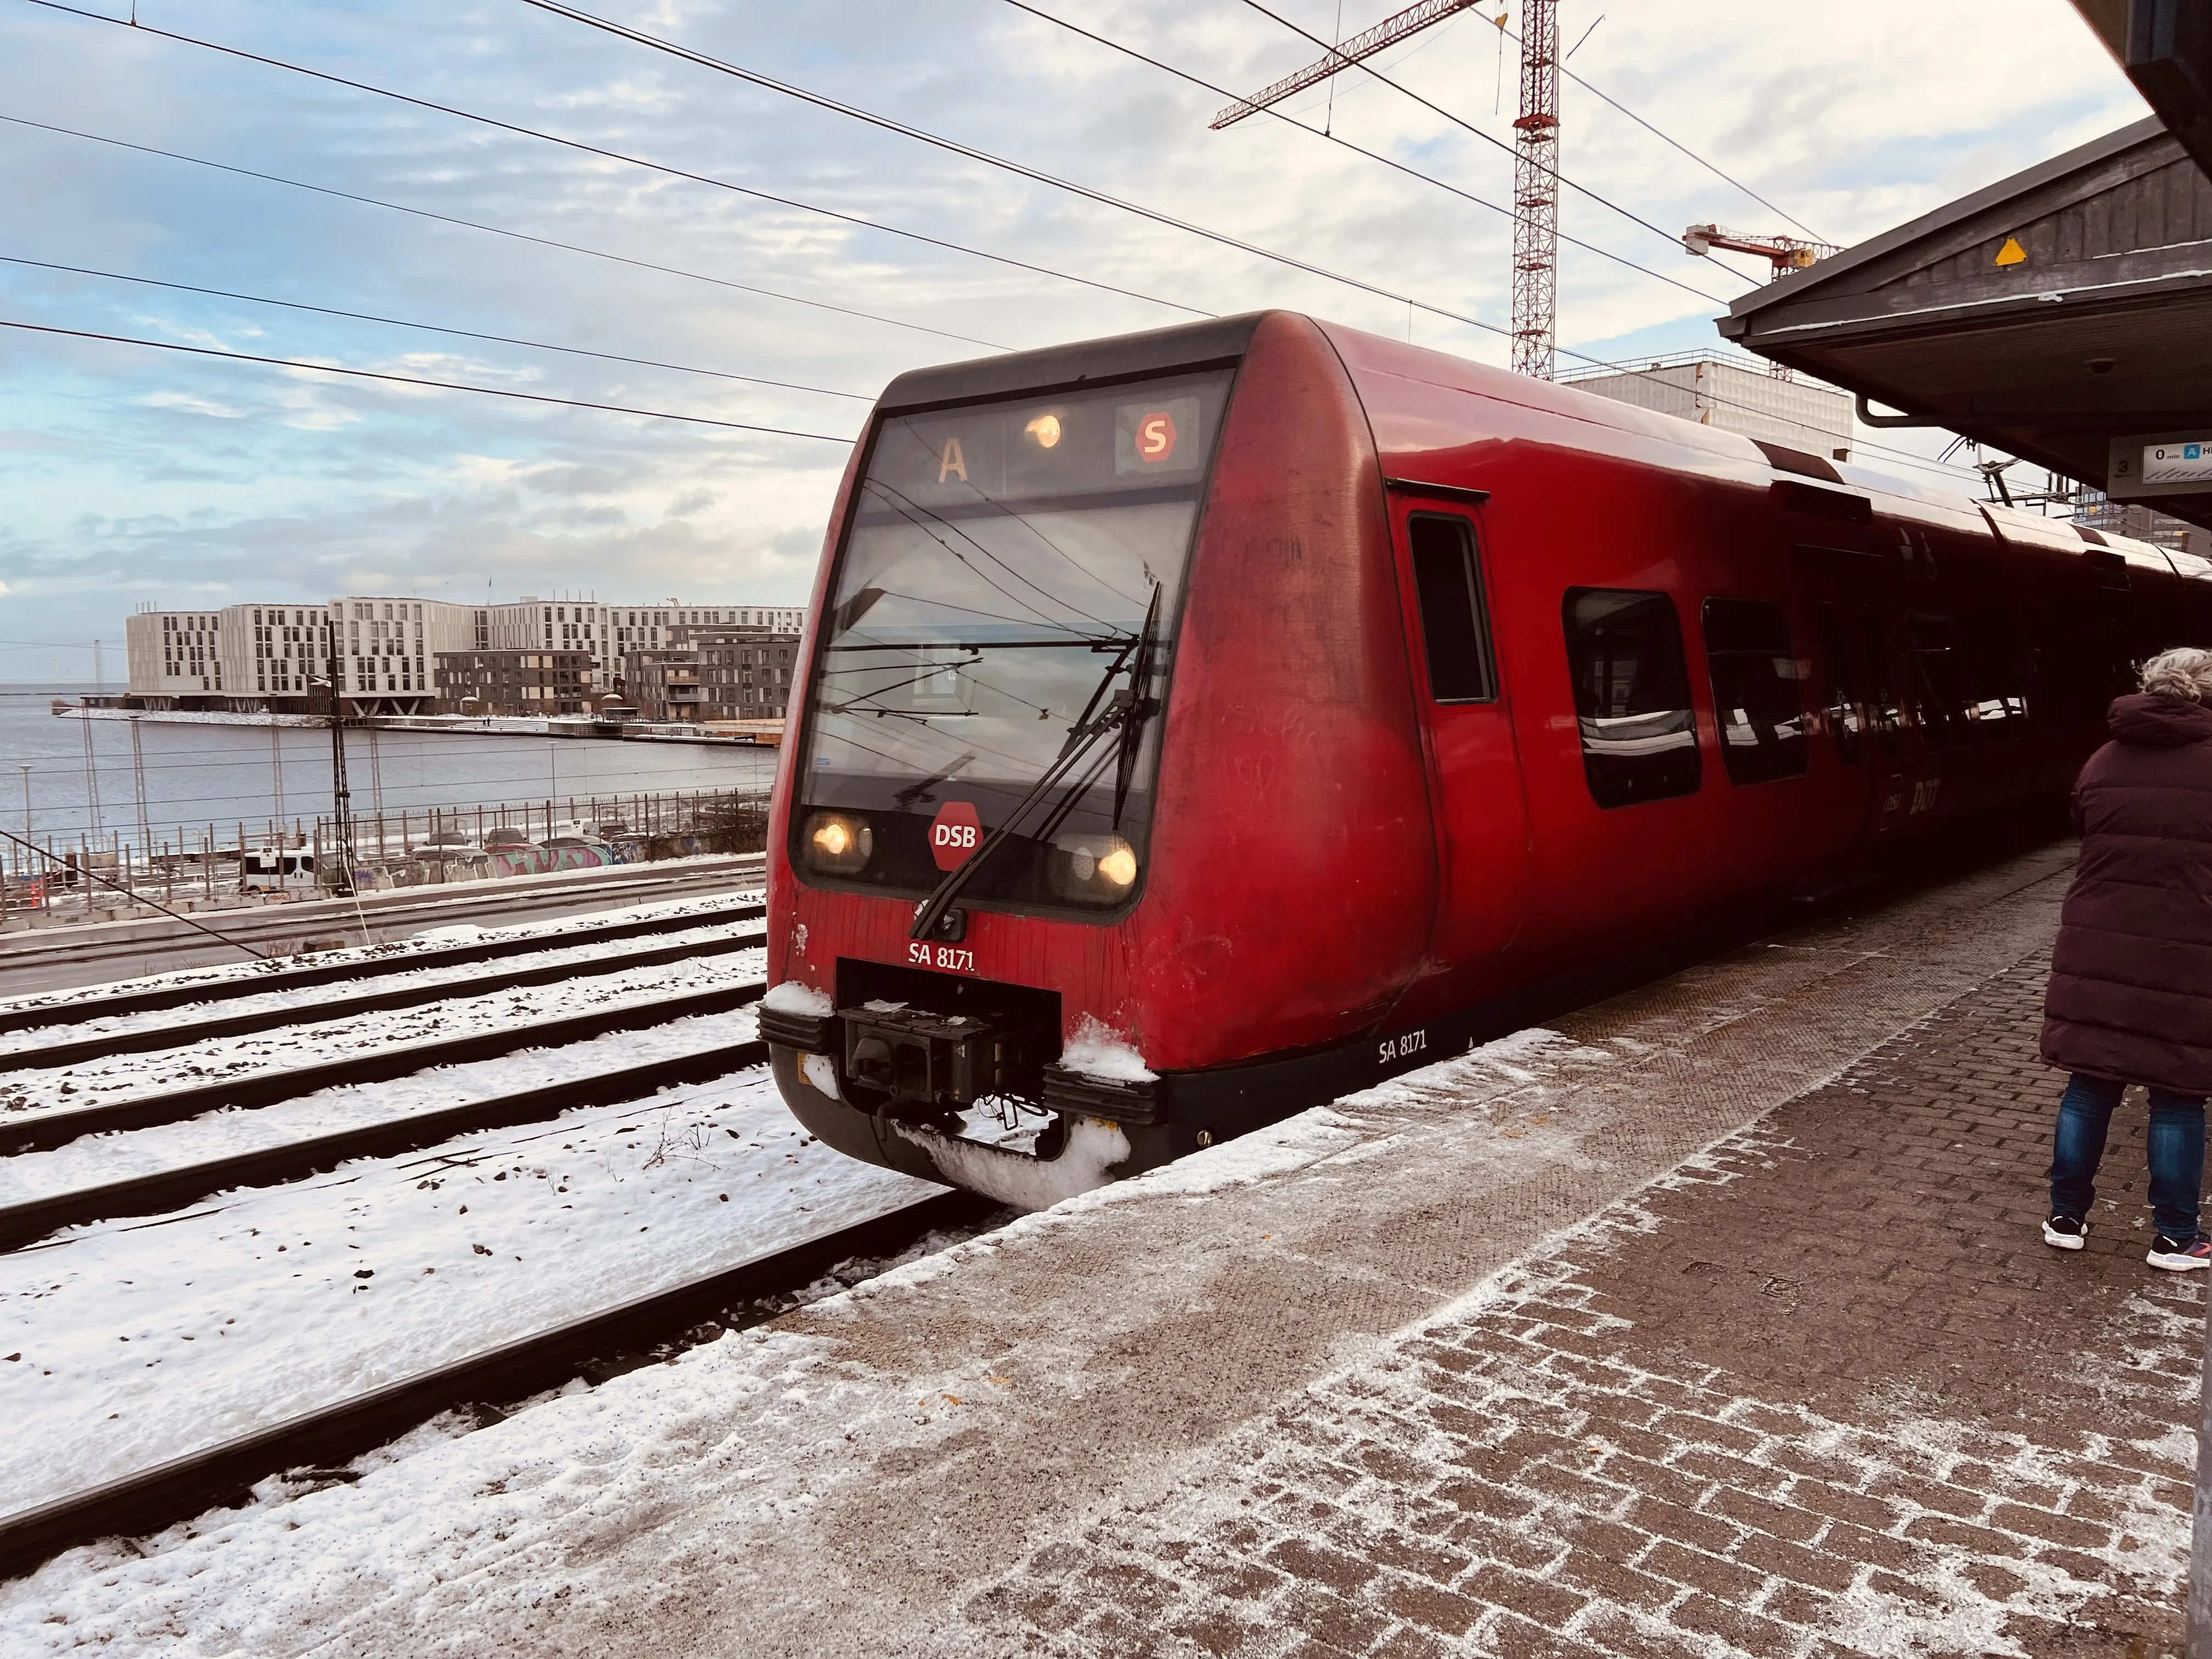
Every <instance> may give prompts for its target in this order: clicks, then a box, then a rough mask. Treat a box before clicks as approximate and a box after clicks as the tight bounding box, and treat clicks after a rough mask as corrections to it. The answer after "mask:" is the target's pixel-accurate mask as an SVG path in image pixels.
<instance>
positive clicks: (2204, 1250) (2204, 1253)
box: [2143, 1233, 2212, 1273]
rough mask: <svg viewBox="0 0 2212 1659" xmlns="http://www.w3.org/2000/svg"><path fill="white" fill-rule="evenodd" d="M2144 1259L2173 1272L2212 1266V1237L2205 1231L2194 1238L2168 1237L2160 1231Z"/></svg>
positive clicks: (2185, 1271) (2154, 1265)
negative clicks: (2206, 1235) (2205, 1234)
mask: <svg viewBox="0 0 2212 1659" xmlns="http://www.w3.org/2000/svg"><path fill="white" fill-rule="evenodd" d="M2143 1260H2144V1261H2148V1262H2149V1263H2150V1265H2151V1266H2152V1267H2163V1268H2165V1269H2166V1271H2167V1272H2168V1273H2187V1272H2188V1271H2189V1270H2190V1269H2191V1267H2212V1238H2207V1237H2204V1235H2203V1233H2198V1234H2197V1236H2196V1237H2194V1238H2168V1237H2166V1235H2165V1234H2164V1233H2160V1235H2159V1236H2158V1237H2156V1238H2154V1239H2153V1240H2151V1242H2150V1254H2149V1255H2147V1256H2145V1257H2144V1258H2143Z"/></svg>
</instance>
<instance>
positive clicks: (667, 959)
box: [0, 904, 768, 1150]
mask: <svg viewBox="0 0 2212 1659" xmlns="http://www.w3.org/2000/svg"><path fill="white" fill-rule="evenodd" d="M760 910H761V907H760V906H758V905H757V904H756V905H749V906H745V907H743V908H739V909H737V910H732V911H726V912H722V913H720V917H719V918H702V920H701V921H698V922H696V923H695V924H694V926H695V927H703V926H710V925H712V923H713V921H715V920H717V919H724V920H726V919H734V918H738V917H749V916H757V915H760ZM610 931H611V933H613V936H614V937H616V938H621V937H623V933H622V932H621V931H620V930H610ZM656 931H665V930H656ZM599 937H600V938H605V937H607V935H606V934H601V935H599ZM767 937H768V935H767V934H766V933H763V932H759V931H755V932H752V933H732V934H730V935H728V936H726V937H725V938H722V939H694V940H691V941H690V942H688V943H686V944H683V945H662V946H660V947H659V948H658V949H655V950H651V951H633V952H631V953H630V954H629V955H627V956H620V957H593V958H591V959H589V960H587V961H583V962H556V963H540V964H539V965H538V966H537V967H534V968H519V969H509V970H507V972H505V973H499V974H490V975H484V976H483V977H481V978H475V979H470V980H466V981H458V982H457V981H451V980H441V981H435V982H434V983H431V984H428V985H422V984H410V985H402V986H398V987H395V988H393V989H391V990H388V991H372V992H368V993H366V994H362V995H360V996H352V997H341V998H337V999H336V1000H332V1001H329V1002H319V1003H317V1004H315V1005H314V1006H313V1007H311V1008H258V1009H256V1010H254V1011H253V1012H251V1013H245V1014H225V1015H220V1016H218V1017H216V1018H213V1019H203V1020H195V1021H193V1022H192V1023H191V1024H188V1025H163V1026H156V1027H153V1028H151V1029H149V1030H143V1031H109V1032H103V1033H101V1034H100V1035H99V1036H88V1037H80V1038H78V1039H76V1041H75V1042H51V1043H42V1044H40V1046H39V1047H37V1048H21V1049H15V1050H13V1051H11V1052H8V1053H3V1054H0V1070H4V1069H5V1068H7V1067H9V1066H11V1065H12V1066H15V1068H16V1069H19V1070H25V1071H33V1070H35V1071H51V1070H53V1069H55V1068H57V1067H59V1066H74V1065H76V1064H78V1063H79V1062H80V1061H82V1060H102V1059H105V1058H106V1057H107V1056H108V1055H110V1054H143V1053H147V1052H149V1051H152V1050H155V1049H161V1048H184V1047H186V1046H187V1045H189V1044H191V1043H195V1042H212V1041H214V1040H215V1039H216V1038H219V1037H231V1036H251V1035H252V1034H253V1033H254V1032H257V1031H270V1030H280V1029H282V1028H283V1027H284V1026H287V1025H298V1024H303V1023H307V1022H313V1024H323V1023H324V1022H325V1021H328V1020H334V1019H344V1018H349V1017H350V1016H352V1015H355V1014H369V1013H385V1012H390V1011H392V1010H393V1009H398V1008H419V1007H421V1006H423V1005H424V1004H426V1003H432V1002H441V1001H443V1000H445V999H447V998H448V997H451V996H455V995H462V996H471V997H480V996H486V995H489V994H491V993H493V992H495V991H511V990H518V989H520V988H521V987H525V986H532V985H557V984H559V983H560V982H561V981H563V980H568V979H576V978H580V977H582V976H584V975H594V976H596V975H601V974H614V973H620V972H622V971H623V970H624V969H632V968H659V967H665V965H666V964H668V963H671V962H691V961H696V960H699V959H700V958H702V957H718V956H728V955H730V954H731V953H732V952H733V951H750V950H755V949H757V948H758V947H759V946H760V945H762V944H763V942H764V941H765V940H766V939H767ZM551 948H553V949H566V948H568V947H567V945H566V943H565V941H564V942H563V944H562V945H557V946H554V947H551ZM546 950H547V947H544V946H540V947H539V952H538V953H539V954H541V955H542V954H545V953H546ZM441 954H443V953H441ZM489 954H490V955H491V956H494V957H498V956H507V955H513V954H517V953H515V952H512V951H505V950H501V951H495V952H491V953H489ZM477 959H478V960H482V959H483V958H477ZM416 966H417V964H415V963H408V964H407V965H406V966H405V967H404V969H399V970H398V971H404V972H412V971H414V970H415V968H416ZM392 971H394V970H393V969H390V968H387V969H386V972H387V973H388V972H392ZM308 982H309V984H311V985H313V984H327V983H330V982H331V981H330V980H328V979H314V978H312V977H311V978H310V980H309V981H308ZM251 988H252V990H254V991H257V992H258V991H267V990H273V989H284V988H298V987H277V986H273V985H270V984H268V983H265V982H264V983H259V984H255V985H252V987H251ZM171 1006H174V1005H171ZM73 1023H76V1022H73ZM5 1142H6V1135H5V1133H4V1131H0V1150H5V1149H6V1147H5Z"/></svg>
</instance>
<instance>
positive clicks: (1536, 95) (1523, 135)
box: [1512, 0, 1559, 380]
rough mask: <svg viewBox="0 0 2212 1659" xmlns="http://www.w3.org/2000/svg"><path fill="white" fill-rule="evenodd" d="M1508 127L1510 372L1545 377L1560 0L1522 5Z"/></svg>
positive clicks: (1550, 325) (1553, 314)
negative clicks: (1517, 85)
mask: <svg viewBox="0 0 2212 1659" xmlns="http://www.w3.org/2000/svg"><path fill="white" fill-rule="evenodd" d="M1513 131H1514V136H1515V138H1516V146H1515V151H1514V157H1513V322H1512V327H1513V372H1514V373H1515V374H1528V375H1531V376H1534V378H1535V379H1537V380H1550V379H1551V378H1552V371H1553V341H1554V339H1555V337H1556V331H1557V325H1558V321H1559V0H1526V3H1525V4H1524V5H1523V7H1522V25H1521V113H1520V114H1519V116H1517V117H1516V118H1515V120H1514V123H1513Z"/></svg>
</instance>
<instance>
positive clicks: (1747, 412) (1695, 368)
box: [1560, 351, 1851, 461]
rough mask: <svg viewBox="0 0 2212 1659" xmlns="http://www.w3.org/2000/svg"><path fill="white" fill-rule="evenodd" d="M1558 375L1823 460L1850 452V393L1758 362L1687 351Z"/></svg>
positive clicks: (1642, 405)
mask: <svg viewBox="0 0 2212 1659" xmlns="http://www.w3.org/2000/svg"><path fill="white" fill-rule="evenodd" d="M1560 378H1561V379H1562V380H1568V381H1571V382H1572V383H1573V384H1574V385H1575V386H1577V387H1578V388H1579V389H1581V390H1582V391H1584V392H1596V393H1597V394H1598V396H1600V397H1601V398H1612V399H1613V401H1614V402H1615V403H1623V404H1635V405H1636V406H1637V407H1638V409H1652V410H1658V411H1659V412H1660V413H1661V414H1662V415H1674V416H1680V418H1681V419H1683V420H1686V421H1695V422H1698V424H1699V425H1700V426H1717V427H1718V428H1720V429H1721V430H1722V431H1723V432H1740V433H1741V434H1742V435H1744V436H1745V437H1747V438H1756V439H1759V440H1760V441H1763V442H1765V443H1771V444H1780V445H1781V446H1783V447H1784V448H1787V449H1802V450H1804V451H1807V452H1808V453H1812V454H1814V455H1820V456H1824V457H1826V458H1827V459H1831V460H1838V461H1848V460H1849V459H1851V399H1850V393H1849V392H1838V390H1837V389H1836V388H1835V387H1833V386H1823V385H1821V384H1820V382H1819V381H1817V380H1802V379H1800V378H1797V377H1796V376H1791V377H1789V378H1784V377H1782V376H1779V375H1777V374H1775V373H1774V371H1773V370H1772V369H1771V368H1769V367H1768V366H1767V365H1766V364H1765V363H1760V362H1743V361H1734V362H1732V361H1730V360H1729V359H1728V358H1725V357H1722V356H1717V355H1716V354H1714V353H1713V352H1711V351H1702V352H1689V353H1684V354H1680V355H1678V356H1672V357H1654V358H1649V359H1646V360H1644V362H1642V363H1641V364H1640V365H1638V367H1637V368H1633V369H1613V368H1596V369H1590V370H1588V371H1585V372H1583V373H1579V374H1566V375H1562V376H1561V377H1560Z"/></svg>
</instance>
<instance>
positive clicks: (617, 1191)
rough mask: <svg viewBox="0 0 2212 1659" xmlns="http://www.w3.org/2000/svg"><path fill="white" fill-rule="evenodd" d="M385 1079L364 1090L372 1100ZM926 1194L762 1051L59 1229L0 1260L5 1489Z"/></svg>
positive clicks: (78, 1480) (203, 1431)
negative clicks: (754, 1058) (161, 1212)
mask: <svg viewBox="0 0 2212 1659" xmlns="http://www.w3.org/2000/svg"><path fill="white" fill-rule="evenodd" d="M629 1040H630V1041H635V1039H634V1038H633V1039H629ZM695 1046H696V1043H695ZM570 1052H573V1051H563V1055H564V1061H565V1056H566V1055H567V1054H568V1053H570ZM503 1063H505V1064H511V1063H512V1062H503ZM392 1086H394V1085H386V1088H385V1089H384V1090H382V1091H379V1092H378V1094H377V1096H376V1101H377V1103H378V1104H380V1105H381V1106H383V1107H385V1108H386V1111H387V1115H388V1109H389V1106H390V1100H389V1095H390V1092H391V1088H392ZM260 1115H265V1114H247V1115H246V1116H248V1117H251V1116H260ZM15 1161H16V1162H21V1161H22V1160H20V1159H19V1160H15ZM942 1190H943V1189H942V1188H938V1187H934V1186H932V1185H930V1184H929V1183H927V1182H921V1181H915V1180H913V1179H911V1178H910V1177H908V1176H902V1175H897V1174H895V1173H893V1172H892V1171H890V1170H883V1169H878V1168H877V1167H875V1166H874V1165H872V1164H861V1163H858V1162H856V1161H854V1159H851V1158H845V1157H843V1156H842V1155H841V1154H838V1153H836V1152H830V1151H829V1150H828V1149H827V1148H825V1147H823V1146H822V1145H821V1144H820V1143H819V1142H816V1141H812V1140H811V1139H809V1138H808V1137H807V1136H806V1135H805V1132H804V1131H802V1130H801V1129H800V1128H799V1126H798V1125H797V1124H795V1123H794V1122H793V1121H792V1119H791V1117H790V1115H789V1114H788V1113H787V1111H786V1110H785V1109H784V1107H783V1104H782V1102H781V1099H780V1098H779V1097H778V1096H777V1094H776V1091H775V1084H774V1082H773V1081H772V1080H771V1079H770V1078H769V1074H768V1073H767V1071H766V1070H765V1068H759V1069H756V1070H752V1071H748V1072H745V1073H740V1074H739V1075H738V1076H735V1077H732V1078H729V1079H723V1080H722V1081H720V1082H719V1083H715V1084H710V1085H689V1086H685V1087H683V1088H680V1089H677V1090H674V1091H669V1092H667V1093H665V1094H664V1095H663V1096H661V1097H659V1098H658V1099H657V1100H655V1101H653V1102H651V1103H634V1104H630V1105H625V1106H618V1107H594V1108H590V1109H583V1110H580V1111H576V1112H572V1113H569V1114H567V1115H564V1116H562V1117H561V1118H560V1119H558V1120H556V1121H553V1122H550V1123H546V1124H540V1125H533V1126H531V1127H526V1128H518V1129H504V1130H498V1131H493V1132H489V1133H483V1134H477V1135H472V1136H467V1137H464V1138H462V1139H457V1140H454V1141H453V1142H450V1143H448V1144H447V1145H446V1146H442V1147H440V1148H437V1149H435V1150H434V1151H428V1152H411V1153H409V1154H406V1155H405V1156H404V1157H401V1158H392V1159H384V1160H374V1161H369V1162H364V1163H362V1164H351V1165H348V1166H346V1167H344V1168H343V1169H341V1170H337V1171H336V1172H334V1173H333V1174H331V1175H329V1176H316V1177H313V1179H311V1180H308V1181H306V1182H299V1183H296V1184H295V1185H291V1186H286V1187H281V1188H268V1189H261V1190H256V1191H252V1192H247V1193H244V1194H236V1195H234V1196H232V1197H230V1198H228V1199H227V1200H222V1202H221V1203H220V1205H219V1206H217V1207H212V1208H209V1209H204V1210H201V1211H197V1212H192V1213H191V1214H190V1215H187V1216H185V1217H184V1218H178V1219H173V1220H167V1221H162V1222H157V1223H153V1224H147V1223H143V1222H142V1223H131V1222H116V1223H111V1224H106V1225H101V1226H99V1227H95V1228H88V1229H82V1230H78V1231H73V1232H71V1233H69V1234H65V1235H64V1236H63V1237H62V1238H61V1239H60V1240H59V1241H58V1242H57V1243H53V1244H51V1245H47V1246H44V1247H40V1248H39V1249H33V1250H30V1251H26V1252H22V1253H19V1254H16V1255H9V1256H7V1257H4V1258H0V1261H4V1267H0V1415H4V1418H5V1420H6V1421H7V1422H8V1424H9V1430H10V1432H9V1434H8V1436H7V1437H5V1438H4V1440H0V1492H5V1494H6V1497H5V1498H4V1499H0V1503H4V1505H5V1508H6V1509H7V1510H11V1511H12V1510H22V1509H26V1508H28V1507H30V1506H31V1505H33V1504H37V1503H40V1502H42V1501H44V1500H46V1499H49V1498H54V1497H57V1496H59V1495H61V1494H63V1493H64V1492H71V1491H76V1490H79V1489H82V1488H83V1487H85V1486H89V1485H91V1484H93V1483H94V1482H97V1481H100V1480H109V1479H113V1478H115V1477H118V1476H120V1475H123V1474H128V1473H130V1472H131V1471H132V1470H134V1469H138V1468H145V1467H148V1466H149V1465H151V1464H153V1463H155V1462H161V1461H162V1460H164V1459H167V1458H170V1457H175V1456H179V1455H183V1454H185V1453H187V1452H190V1451H191V1450H193V1449H197V1448H200V1447H204V1446H206V1445H209V1444H211V1443H216V1442H218V1441H222V1440H225V1439H228V1438H230V1437H234V1436H236V1435H239V1434H241V1433H245V1432H247V1431H252V1430H254V1429H257V1428H264V1427H267V1426H270V1425H273V1424H276V1423H277V1422H280V1421H283V1420H284V1419H288V1418H290V1417H293V1416H295V1415H297V1414H299V1413H303V1412H307V1411H311V1410H313V1409H316V1408H318V1407H323V1406H326V1405H329V1404H331V1403H333V1402H335V1401H341V1400H343V1399H346V1398H348V1397H350V1396H352V1395H357V1394H360V1393H362V1392H364V1391H366V1390H368V1389H373V1388H376V1387H379V1386H380V1385H382V1384H384V1383H391V1382H394V1381H397V1380H399V1379H401V1378H403V1377H406V1376H414V1375H417V1374H419V1373H420V1372H422V1371H423V1370H428V1369H430V1368H432V1367H434V1366H436V1365H439V1364H446V1363H449V1362H451V1361H453V1360H455V1359H459V1358H464V1357H465V1356H467V1355H469V1354H471V1353H475V1352H481V1351H483V1349H485V1348H489V1347H491V1346H495V1345H497V1344H499V1343H501V1342H504V1341H507V1340H513V1339H514V1338H517V1337H521V1336H525V1335H527V1334H532V1333H533V1332H535V1331H538V1330H540V1329H543V1328H546V1327H548V1326H550V1325H554V1324H557V1323H560V1322H564V1321H567V1320H569V1319H574V1318H576V1317H580V1316H582V1315H585V1314H587V1313H591V1312H593V1311H596V1310H599V1309H601V1308H605V1307H611V1306H613V1305H616V1304H620V1303H623V1302H625V1301H628V1300H630V1299H632V1298H634V1297H637V1296H640V1295H642V1294H645V1293H647V1292H649V1291H655V1290H660V1289H664V1288H666V1287H669V1286H671V1285H677V1284H679V1283H682V1282H684V1281H685V1280H687V1279H694V1278H696V1277H699V1276H700V1275H702V1274H704V1273H710V1272H713V1271H715V1270H717V1269H720V1268H725V1267H736V1266H738V1265H740V1264H742V1263H743V1262H744V1261H748V1260H750V1259H751V1258H753V1257H756V1256H758V1255H763V1254H765V1253H767V1252H769V1251H773V1250H776V1249H783V1248H786V1247H787V1246H789V1245H792V1244H794V1243H800V1242H802V1241H804V1240H805V1239H807V1238H809V1237H817V1236H818V1235H820V1234H822V1233H825V1232H829V1231H834V1230H836V1229H838V1228H841V1227H845V1226H848V1225H853V1224H854V1223H855V1222H858V1221H860V1220H862V1219H864V1218H867V1217H870V1216H874V1215H880V1214H884V1213H887V1212H890V1211H893V1210H896V1209H898V1208H900V1207H902V1206H905V1205H908V1204H911V1203H914V1202H917V1201H919V1200H921V1199H923V1198H926V1197H927V1196H929V1195H931V1194H934V1193H938V1192H940V1191H942Z"/></svg>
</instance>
